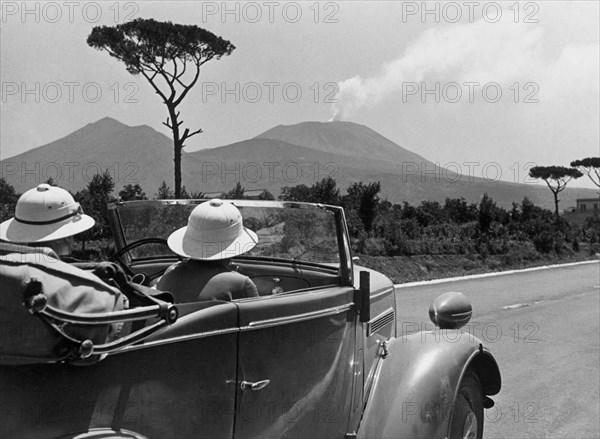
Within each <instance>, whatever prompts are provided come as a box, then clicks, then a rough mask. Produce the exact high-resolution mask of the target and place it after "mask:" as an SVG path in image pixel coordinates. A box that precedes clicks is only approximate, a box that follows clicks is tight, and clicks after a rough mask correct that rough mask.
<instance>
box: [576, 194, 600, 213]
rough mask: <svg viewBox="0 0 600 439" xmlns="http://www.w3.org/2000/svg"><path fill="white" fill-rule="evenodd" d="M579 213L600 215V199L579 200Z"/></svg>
mask: <svg viewBox="0 0 600 439" xmlns="http://www.w3.org/2000/svg"><path fill="white" fill-rule="evenodd" d="M576 202H577V208H576V210H577V212H581V213H598V212H600V197H599V198H578V199H577V200H576Z"/></svg>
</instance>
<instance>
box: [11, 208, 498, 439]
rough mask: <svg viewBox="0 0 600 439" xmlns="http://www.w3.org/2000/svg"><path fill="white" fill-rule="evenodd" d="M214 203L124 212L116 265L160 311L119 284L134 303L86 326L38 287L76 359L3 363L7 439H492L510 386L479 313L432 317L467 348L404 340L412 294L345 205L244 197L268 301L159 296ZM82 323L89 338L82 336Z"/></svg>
mask: <svg viewBox="0 0 600 439" xmlns="http://www.w3.org/2000/svg"><path fill="white" fill-rule="evenodd" d="M202 201H203V200H164V201H161V200H157V201H132V202H125V203H122V202H119V203H115V204H112V205H110V206H109V216H110V221H111V226H112V231H113V235H114V239H115V248H116V250H117V251H116V253H115V255H114V256H113V260H114V261H115V262H116V263H118V267H120V268H119V269H120V270H122V271H125V272H126V273H127V275H128V276H127V279H128V282H127V284H126V285H130V286H131V285H136V284H142V285H145V288H143V291H144V292H143V295H146V296H148V297H150V298H151V300H150V301H146V302H144V301H143V300H137V299H136V298H134V297H131V295H132V294H133V293H132V291H125V290H127V288H123V285H125V284H119V286H120V288H121V290H123V293H124V296H125V297H126V298H128V299H129V300H127V301H126V302H127V303H128V305H126V306H124V307H123V308H122V309H118V310H115V311H112V312H105V313H96V314H94V313H91V314H81V313H80V314H77V313H73V312H67V311H64V310H63V311H61V310H60V309H55V307H51V306H48V305H47V303H49V302H47V301H46V298H45V296H44V291H43V290H44V287H43V285H40V281H36V280H35V279H29V280H27V283H26V288H25V290H27V291H29V293H26V297H25V298H19V299H18V300H17V302H18V304H17V305H18V307H27V309H28V312H29V314H28V315H29V317H27V316H26V318H30V319H31V321H32V322H33V321H34V320H35V321H36V323H39V321H42V323H43V324H44V325H47V326H48V325H50V326H52V328H54V329H55V330H57V331H59V332H60V331H62V332H60V333H61V334H63V335H64V336H65V337H66V338H68V339H69V343H71V344H74V345H76V346H77V350H75V351H72V352H71V354H70V355H62V356H60V357H57V358H54V359H52V358H49V357H48V356H46V357H43V358H42V359H41V360H38V361H12V362H11V361H7V360H6V358H4V360H3V361H2V362H0V410H1V418H0V419H1V422H0V437H2V438H5V439H8V438H19V439H21V438H78V439H83V438H103V439H104V438H153V439H167V438H177V439H179V438H181V439H183V438H190V439H192V438H193V439H197V438H236V439H237V438H240V439H241V438H283V437H285V438H307V437H310V438H340V439H341V438H347V439H349V438H481V437H482V434H483V421H484V409H486V408H489V407H492V406H493V404H494V403H493V401H492V399H491V398H490V396H492V395H495V394H497V393H498V392H499V391H500V386H501V379H500V372H499V369H498V365H497V363H496V360H495V359H494V357H493V356H492V355H491V353H490V352H489V351H488V349H487V348H486V347H485V346H483V344H482V342H481V341H479V340H478V339H477V338H475V337H473V336H460V335H461V328H464V325H465V324H466V323H467V322H468V321H469V319H470V317H471V313H472V310H471V305H470V303H469V302H468V300H467V299H466V297H465V296H463V295H462V294H460V293H447V294H444V295H442V296H440V297H439V298H438V299H436V300H435V301H434V302H433V303H432V304H431V306H430V308H429V310H427V309H426V308H425V309H423V319H426V318H427V316H426V314H427V312H429V318H430V319H431V320H432V322H433V323H434V324H435V329H432V330H431V331H432V332H435V333H439V332H442V331H448V332H452V333H453V335H452V336H444V337H431V336H428V337H423V334H422V333H414V334H401V333H400V328H401V322H398V318H397V310H398V309H401V308H402V297H401V296H400V295H398V294H396V293H395V291H394V285H393V283H392V282H391V281H390V279H388V278H387V277H385V276H384V275H382V274H380V273H377V272H375V271H373V270H369V269H366V268H362V267H360V266H359V265H357V264H356V262H358V261H357V260H355V258H353V257H352V253H351V250H350V243H349V237H348V231H347V227H346V222H345V217H344V211H343V209H341V208H339V207H334V206H326V205H321V204H308V203H293V202H278V201H250V200H239V201H232V202H233V203H234V204H235V205H236V206H237V207H238V208H239V210H240V212H241V213H242V216H243V218H244V225H245V226H246V227H247V228H249V229H251V230H253V231H255V232H256V233H257V235H258V240H259V242H258V244H257V245H256V247H254V248H253V249H252V250H251V251H249V252H248V253H245V254H244V255H242V256H238V257H235V258H234V259H232V261H231V263H232V265H233V266H234V269H235V270H237V271H239V272H240V273H242V274H244V275H247V276H249V277H250V278H251V279H252V280H253V281H254V283H255V284H256V285H257V288H258V291H259V294H260V296H259V297H252V298H245V299H238V300H233V301H229V302H223V301H215V300H211V301H196V302H189V301H186V302H182V301H180V300H178V294H177V293H178V292H177V291H170V292H168V293H170V294H168V293H164V292H160V291H156V290H155V289H152V288H151V287H152V286H153V285H156V283H157V280H158V279H159V278H160V276H161V275H162V274H163V273H164V271H165V270H166V269H167V268H168V267H169V266H170V265H172V264H173V263H176V262H177V261H178V257H177V255H175V254H173V253H172V252H171V251H170V250H169V248H168V247H167V245H166V238H167V237H168V236H169V234H170V233H171V232H173V231H174V230H176V229H177V228H179V227H182V226H184V225H186V222H187V218H188V215H189V213H190V212H191V210H192V209H193V208H194V207H195V206H196V205H197V204H199V203H200V202H202ZM9 256H11V255H8V256H3V257H2V258H9ZM9 259H10V258H9ZM13 259H15V258H14V257H13ZM38 259H39V260H38V261H37V262H38V263H40V261H41V262H43V261H44V260H47V259H48V258H47V257H44V258H38ZM50 259H51V258H50ZM48 265H51V264H48ZM65 265H67V264H65ZM80 265H81V266H80V267H74V268H73V271H74V273H73V275H77V274H78V273H79V271H81V272H85V273H84V274H82V275H81V277H80V278H81V279H87V278H88V277H93V276H95V275H91V274H90V270H92V269H93V268H94V267H93V265H94V264H80ZM40 267H41V268H40V269H43V266H40ZM95 273H97V270H96V271H95ZM86 276H87V277H86ZM131 280H133V282H132V281H131ZM36 282H37V283H36ZM82 282H83V281H82ZM4 288H5V287H3V291H2V294H3V295H5V296H10V295H18V294H21V292H16V291H10V290H5V289H4ZM111 288H112V289H114V286H111ZM32 290H33V292H32ZM46 290H48V287H46ZM111 291H112V290H111ZM48 292H49V291H46V293H48ZM128 296H129V297H128ZM40 298H41V299H44V300H41V299H40ZM138 299H139V298H138ZM15 303H16V302H15ZM17 305H15V306H17ZM115 322H120V323H119V324H120V325H121V326H120V328H121V329H122V331H121V333H120V334H117V335H114V336H113V338H112V339H111V340H110V341H108V342H103V341H102V340H98V338H97V337H96V338H94V337H91V336H90V337H88V338H86V335H85V331H84V330H85V328H86V327H89V328H98V327H99V326H98V325H100V324H104V325H106V324H114V323H115ZM69 325H76V326H77V327H78V331H75V332H71V333H70V335H67V333H66V332H65V328H68V327H69ZM86 325H88V326H86ZM4 326H5V327H4V328H3V331H4V333H3V334H2V340H3V343H4V342H5V341H6V340H12V338H11V332H9V331H8V330H7V328H6V325H4ZM82 328H83V329H82ZM124 328H125V329H124ZM13 329H14V328H13ZM19 330H20V331H21V332H23V331H24V330H23V328H19ZM39 339H40V341H41V340H42V339H43V337H41V336H40V337H39ZM30 341H31V340H30ZM17 348H18V346H17ZM73 352H74V354H73Z"/></svg>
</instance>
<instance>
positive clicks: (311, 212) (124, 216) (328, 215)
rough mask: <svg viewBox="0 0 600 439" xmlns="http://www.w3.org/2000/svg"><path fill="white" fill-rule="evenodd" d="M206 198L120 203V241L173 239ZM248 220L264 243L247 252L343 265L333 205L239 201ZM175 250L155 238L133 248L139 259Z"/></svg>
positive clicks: (252, 255) (250, 255) (251, 255)
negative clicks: (153, 242)
mask: <svg viewBox="0 0 600 439" xmlns="http://www.w3.org/2000/svg"><path fill="white" fill-rule="evenodd" d="M201 202H202V200H186V201H180V202H177V201H173V202H166V201H163V202H159V201H157V202H153V201H148V202H132V203H122V204H119V205H117V207H116V209H117V211H118V215H116V217H113V219H114V218H116V219H117V221H118V222H119V225H120V227H119V229H120V235H121V237H120V238H121V239H117V247H118V248H122V247H123V246H125V245H128V244H131V243H133V242H136V241H139V240H141V239H145V238H162V239H167V238H168V237H169V235H170V234H171V233H172V232H174V231H175V230H177V229H179V228H180V227H184V226H186V225H187V220H188V216H189V214H190V212H191V211H192V210H193V209H194V207H196V206H197V205H198V204H200V203H201ZM235 205H236V206H237V207H238V209H239V210H240V212H241V214H242V218H243V222H244V226H245V227H247V228H248V229H250V230H253V231H254V232H256V234H257V235H258V244H257V245H256V246H255V247H254V248H253V249H252V250H250V251H249V252H247V253H245V254H244V255H243V257H244V258H256V259H258V258H260V259H272V260H289V261H302V262H303V263H314V264H319V265H327V266H332V265H334V266H336V267H337V266H338V265H339V261H340V258H339V251H340V250H339V249H340V247H339V246H338V239H337V237H338V234H337V230H336V216H335V214H334V212H333V211H331V210H329V209H326V208H320V207H316V206H309V205H302V204H299V203H279V202H266V203H260V202H254V203H252V202H238V201H236V202H235ZM169 255H171V256H172V253H170V251H169V249H168V248H167V247H166V246H165V245H161V244H151V245H144V246H140V247H137V248H135V249H133V250H132V251H131V252H130V256H131V257H132V258H133V259H134V260H135V259H140V258H147V257H157V256H169Z"/></svg>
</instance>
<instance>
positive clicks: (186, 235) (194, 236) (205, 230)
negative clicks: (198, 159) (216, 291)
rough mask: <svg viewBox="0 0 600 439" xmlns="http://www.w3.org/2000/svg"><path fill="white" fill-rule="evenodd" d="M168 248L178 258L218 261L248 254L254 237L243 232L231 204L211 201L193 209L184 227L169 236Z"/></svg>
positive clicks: (217, 200)
mask: <svg viewBox="0 0 600 439" xmlns="http://www.w3.org/2000/svg"><path fill="white" fill-rule="evenodd" d="M167 242H168V244H169V248H170V249H171V250H173V252H175V253H177V254H178V255H181V256H184V257H188V258H191V259H199V260H208V261H210V260H220V259H227V258H231V257H233V256H238V255H241V254H243V253H246V252H247V251H249V250H251V249H252V248H253V247H254V246H255V245H256V243H257V242H258V237H257V236H256V233H254V232H253V231H252V230H249V229H247V228H245V227H244V226H243V224H242V215H241V214H240V211H239V210H238V209H237V207H235V206H234V205H233V204H231V203H229V202H227V201H223V200H219V199H213V200H210V201H206V202H204V203H202V204H200V205H198V206H196V207H195V208H194V210H193V211H192V213H191V214H190V216H189V218H188V224H187V226H185V227H182V228H181V229H179V230H176V231H175V232H173V233H171V235H170V236H169V239H168V241H167Z"/></svg>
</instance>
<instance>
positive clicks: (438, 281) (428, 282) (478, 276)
mask: <svg viewBox="0 0 600 439" xmlns="http://www.w3.org/2000/svg"><path fill="white" fill-rule="evenodd" d="M598 263H600V262H599V261H597V260H595V261H583V262H569V263H568V264H554V265H542V266H541V267H532V268H524V269H522V270H508V271H497V272H493V273H482V274H471V275H468V276H458V277H448V278H445V279H433V280H425V281H419V282H409V283H405V284H396V285H394V288H408V287H416V286H419V285H435V284H443V283H446V282H456V281H461V280H470V279H482V278H486V277H493V276H504V275H507V274H517V273H528V272H530V271H540V270H548V269H551V268H562V267H574V266H577V265H588V264H598Z"/></svg>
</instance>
